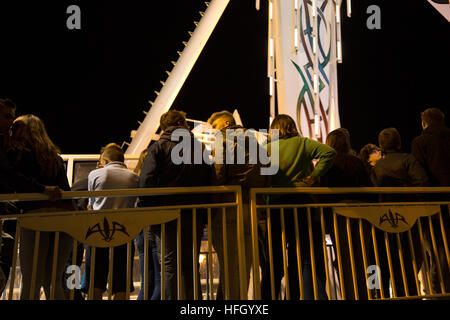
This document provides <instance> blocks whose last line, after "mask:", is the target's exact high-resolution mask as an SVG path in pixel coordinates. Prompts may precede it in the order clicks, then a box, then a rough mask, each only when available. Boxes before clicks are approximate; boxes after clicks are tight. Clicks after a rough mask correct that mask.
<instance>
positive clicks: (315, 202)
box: [0, 186, 450, 299]
mask: <svg viewBox="0 0 450 320" xmlns="http://www.w3.org/2000/svg"><path fill="white" fill-rule="evenodd" d="M411 194H412V195H420V196H421V197H422V199H415V200H414V201H412V200H411V199H406V201H403V200H404V199H395V201H392V199H389V198H388V199H386V198H385V199H381V200H382V201H380V199H378V198H379V196H380V195H381V196H383V197H385V196H392V195H401V196H406V195H411ZM449 194H450V188H257V189H251V190H250V203H247V204H244V203H243V200H242V193H241V188H240V187H239V186H220V187H192V188H151V189H119V190H105V191H89V192H88V191H77V192H63V199H66V200H68V199H80V198H88V197H106V196H107V197H124V196H133V197H137V196H141V197H143V196H149V197H158V199H161V197H169V196H172V197H173V196H175V199H173V198H172V200H167V201H169V202H167V201H166V202H161V203H160V205H158V206H151V207H137V208H123V209H108V210H96V211H58V210H56V211H55V209H53V211H51V210H47V211H49V212H33V213H26V214H14V215H1V216H0V219H1V220H2V221H5V220H16V221H17V228H16V233H15V237H14V250H13V253H14V255H13V258H12V268H11V275H10V285H9V288H7V289H6V290H7V298H8V299H13V291H14V283H15V276H16V274H15V270H16V264H17V253H18V248H19V246H20V243H19V239H20V234H21V232H22V229H28V230H33V231H35V232H36V233H35V241H34V243H33V245H34V248H33V258H32V259H31V260H30V261H31V262H30V266H31V269H32V272H31V274H32V276H31V284H30V298H39V297H36V296H34V297H33V295H34V293H33V292H34V289H35V287H36V283H35V282H36V279H37V276H38V269H37V264H38V254H37V252H39V243H40V241H39V238H40V237H41V235H43V234H44V233H45V232H53V234H52V237H53V239H54V241H53V243H52V246H53V247H52V248H51V249H52V253H53V255H52V257H51V272H50V274H51V277H50V280H49V281H50V282H51V284H50V286H49V288H50V290H49V291H48V292H46V297H48V298H49V299H54V298H57V289H58V288H57V286H58V285H57V284H58V279H59V278H60V276H62V275H61V274H59V273H60V270H61V269H60V268H59V266H58V263H59V262H61V261H58V260H59V257H58V255H57V252H58V247H61V246H63V240H62V238H61V236H62V235H63V234H68V235H69V236H70V237H71V238H72V240H71V241H72V244H73V245H72V246H71V247H72V249H73V250H72V264H73V265H75V264H76V260H77V253H76V247H77V245H78V244H79V243H83V244H86V245H89V246H91V247H93V248H99V247H104V248H112V247H117V246H120V245H124V244H127V256H128V259H127V261H128V262H124V263H126V264H127V266H126V278H127V281H126V283H127V285H126V295H125V298H126V299H129V297H130V281H129V280H130V278H131V264H130V257H131V246H132V241H133V239H134V238H135V237H136V235H137V234H138V233H139V232H141V230H143V229H146V230H147V228H148V227H149V226H155V225H161V226H162V227H161V231H160V238H161V245H160V248H161V249H160V252H162V253H165V252H166V246H167V245H168V244H167V243H166V235H167V233H168V232H169V231H168V230H170V228H173V226H172V227H169V226H168V225H169V224H170V223H171V222H173V221H176V224H175V229H176V232H175V234H176V249H177V254H176V268H175V269H176V271H175V272H176V297H175V298H176V299H183V298H186V292H187V291H189V292H190V293H191V294H192V299H200V298H201V297H202V292H201V290H200V287H199V286H200V281H199V266H198V261H199V258H198V257H199V254H200V250H199V243H198V241H199V240H198V239H199V237H198V230H199V228H198V225H197V224H198V223H201V222H199V221H200V220H199V219H198V218H199V216H204V218H205V221H206V222H205V229H206V230H207V235H208V236H207V250H205V249H203V250H202V252H203V251H206V254H207V256H208V261H212V260H213V259H212V255H213V253H214V252H217V254H218V257H219V261H220V266H221V269H223V270H222V272H221V276H222V277H221V280H220V281H219V282H220V286H221V288H222V290H218V293H219V291H221V292H223V298H225V299H247V297H248V296H249V292H250V297H251V298H253V299H277V298H280V297H281V296H283V294H284V297H285V298H286V299H297V298H298V299H327V298H328V299H332V298H333V299H424V298H440V297H449V296H450V293H449V292H450V287H449V284H448V282H449V280H450V278H449V276H448V275H449V274H450V268H449V266H450V253H449V238H448V237H449V235H450V223H449V221H450V215H449V213H448V209H449V204H450V201H448V195H449ZM186 195H187V196H189V198H188V199H187V201H186V202H183V203H177V202H171V201H178V200H179V199H180V198H181V197H182V196H186ZM196 195H202V196H205V195H211V197H209V198H202V199H203V200H202V201H198V199H195V198H194V196H196ZM336 195H340V196H341V198H340V199H344V200H339V201H336V198H333V199H332V200H333V201H331V202H330V199H324V197H328V196H336ZM367 195H375V198H374V199H371V200H370V201H367V200H364V201H362V200H355V197H356V198H357V197H359V196H367ZM429 195H435V197H434V198H432V199H431V198H428V199H427V198H423V197H427V196H429ZM436 195H440V196H441V197H446V198H436ZM442 195H443V196H442ZM261 196H264V198H263V200H262V198H261ZM305 196H312V197H313V198H305ZM345 199H352V200H350V201H345ZM35 200H46V196H44V195H42V194H2V195H0V202H6V201H13V202H18V203H20V202H25V201H35ZM425 200H426V201H425ZM158 201H159V200H158ZM327 201H328V202H327ZM387 201H390V202H387ZM248 205H249V206H250V207H249V208H248ZM246 208H247V209H246ZM247 210H248V211H247ZM446 210H447V211H446ZM183 217H187V219H188V220H189V221H190V223H189V225H188V226H187V227H186V225H185V224H184V222H182V218H183ZM230 217H232V219H231V222H230V220H229V218H230ZM182 224H183V225H182ZM168 228H169V229H168ZM188 229H190V234H189V236H186V235H183V234H184V232H186V230H188ZM172 231H173V229H172ZM172 231H170V232H172ZM230 232H232V233H230ZM144 234H145V240H144V251H145V254H144V256H145V262H144V263H145V267H144V270H146V271H145V272H144V275H143V277H144V299H148V298H149V294H148V292H149V288H148V281H147V279H148V277H149V275H148V272H147V270H148V268H147V266H148V256H149V247H148V232H145V233H144ZM186 234H187V233H186ZM230 235H231V237H232V238H230ZM191 237H192V238H191ZM249 240H250V241H251V246H250V247H248V246H246V243H247V242H248V241H249ZM186 248H187V249H186ZM213 248H214V249H213ZM49 250H50V248H49ZM247 250H250V251H251V253H250V252H248V251H247ZM110 251H111V253H112V250H110ZM187 251H189V252H190V253H189V254H190V256H189V260H190V259H192V260H191V261H188V264H186V262H187V261H185V260H183V257H182V255H183V254H184V253H186V252H187ZM91 254H92V258H93V257H94V256H95V249H93V250H92V252H91ZM333 257H335V258H333ZM232 259H234V260H235V261H234V262H235V264H233V261H231V260H232ZM91 260H92V261H93V265H91V269H90V279H91V280H90V281H89V290H88V294H87V298H88V299H92V298H93V292H94V280H95V259H91ZM166 260H167V258H166V255H165V254H161V256H160V262H161V270H165V267H166V263H167V261H166ZM112 261H113V254H111V255H110V256H109V262H110V264H109V273H110V274H112V272H113V269H112V268H113V267H112V265H113V264H112ZM24 262H25V261H22V262H21V263H24ZM260 262H263V263H260ZM186 266H187V267H186ZM233 266H236V267H233ZM250 267H251V269H252V272H251V275H250V274H249V273H248V272H249V270H250ZM186 268H187V269H186ZM207 269H208V270H207V274H208V276H207V281H208V290H212V289H213V288H214V283H213V278H214V277H213V266H212V264H211V263H209V264H208V268H207ZM230 269H231V270H230ZM185 270H189V273H190V274H186V272H185ZM167 275H168V273H167V271H166V272H163V271H162V272H161V278H162V279H161V297H162V299H164V298H165V294H166V287H167V283H168V282H169V280H168V279H167ZM261 275H262V276H261ZM250 276H251V277H252V279H253V280H252V282H251V283H250V284H249V283H248V281H249V278H250ZM186 277H190V278H191V280H192V281H191V282H190V283H191V286H192V287H191V286H189V287H186V284H185V282H184V280H185V278H186ZM282 278H283V279H284V281H281V279H282ZM335 278H337V281H335V280H334V279H335ZM283 283H284V287H283ZM113 285H114V284H113V283H112V277H110V278H109V280H108V286H107V287H108V299H111V298H112V294H113V293H112V291H111V290H112V287H113ZM249 287H250V288H249ZM235 289H236V290H237V292H236V290H235ZM249 290H250V291H249ZM424 291H425V292H424ZM47 293H48V296H47ZM69 298H70V299H73V298H74V289H72V290H71V291H70V296H69ZM188 298H189V296H188ZM207 298H210V299H213V298H214V296H213V294H210V295H209V296H208V297H207Z"/></svg>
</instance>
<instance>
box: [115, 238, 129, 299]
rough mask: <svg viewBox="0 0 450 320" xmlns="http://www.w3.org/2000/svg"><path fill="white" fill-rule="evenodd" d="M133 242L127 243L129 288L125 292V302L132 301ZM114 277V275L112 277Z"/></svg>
mask: <svg viewBox="0 0 450 320" xmlns="http://www.w3.org/2000/svg"><path fill="white" fill-rule="evenodd" d="M132 243H133V242H132V241H130V242H128V243H127V287H126V292H125V300H130V291H131V283H130V282H131V266H132V263H133V260H132V259H133V257H132V256H131V245H132ZM111 277H112V275H111Z"/></svg>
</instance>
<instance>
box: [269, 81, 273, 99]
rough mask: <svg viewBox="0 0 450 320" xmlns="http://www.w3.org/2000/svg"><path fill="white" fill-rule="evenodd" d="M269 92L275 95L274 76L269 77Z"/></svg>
mask: <svg viewBox="0 0 450 320" xmlns="http://www.w3.org/2000/svg"><path fill="white" fill-rule="evenodd" d="M269 94H270V96H273V77H269Z"/></svg>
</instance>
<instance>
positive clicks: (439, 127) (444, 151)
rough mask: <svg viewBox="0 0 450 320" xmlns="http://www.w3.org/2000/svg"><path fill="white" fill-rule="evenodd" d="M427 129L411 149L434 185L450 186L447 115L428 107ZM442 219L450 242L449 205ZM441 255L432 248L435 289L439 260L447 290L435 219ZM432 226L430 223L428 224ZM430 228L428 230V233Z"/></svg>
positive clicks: (449, 277)
mask: <svg viewBox="0 0 450 320" xmlns="http://www.w3.org/2000/svg"><path fill="white" fill-rule="evenodd" d="M421 120H422V129H423V132H422V134H421V135H420V136H418V137H416V138H414V139H413V141H412V143H411V153H412V155H413V156H414V157H415V158H416V159H417V160H418V161H419V162H420V164H421V165H422V166H423V168H424V169H425V171H426V173H427V175H428V177H429V178H430V186H431V187H450V129H449V128H448V127H446V126H445V115H444V113H443V112H442V111H441V110H439V109H437V108H428V109H426V110H425V111H424V112H422V113H421ZM448 199H449V195H448V194H445V195H442V194H439V195H436V194H435V195H433V200H434V201H442V200H447V201H448ZM441 212H442V219H443V223H444V228H445V233H446V236H447V243H450V218H449V217H450V216H449V209H448V206H446V205H442V206H441ZM433 225H434V229H435V237H436V240H435V241H436V243H437V244H438V245H437V249H438V256H439V257H436V256H435V253H434V251H432V252H430V253H429V255H430V257H432V258H431V259H430V264H431V266H430V269H431V270H430V273H431V278H432V279H433V280H434V281H432V283H431V287H432V288H431V291H432V292H434V293H437V292H438V293H439V292H440V291H441V288H440V284H439V277H438V270H437V264H436V262H437V261H439V264H440V268H441V271H442V273H443V278H444V279H443V280H444V282H445V285H446V290H447V291H448V290H450V266H449V265H448V262H447V259H446V258H445V250H444V243H443V237H442V232H441V228H440V222H439V220H438V219H433ZM425 229H427V231H429V230H428V224H425ZM427 233H428V232H426V234H427ZM426 290H428V288H426Z"/></svg>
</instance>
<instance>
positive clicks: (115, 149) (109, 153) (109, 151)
mask: <svg viewBox="0 0 450 320" xmlns="http://www.w3.org/2000/svg"><path fill="white" fill-rule="evenodd" d="M124 161H125V155H124V152H123V149H122V148H121V147H120V146H119V145H118V144H116V143H109V144H107V145H106V146H105V147H103V148H102V149H101V150H100V160H99V164H98V167H99V168H102V167H104V166H105V165H107V164H108V163H110V162H124Z"/></svg>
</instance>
